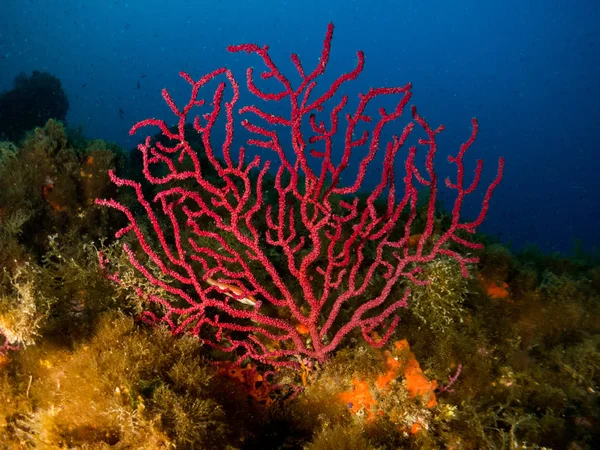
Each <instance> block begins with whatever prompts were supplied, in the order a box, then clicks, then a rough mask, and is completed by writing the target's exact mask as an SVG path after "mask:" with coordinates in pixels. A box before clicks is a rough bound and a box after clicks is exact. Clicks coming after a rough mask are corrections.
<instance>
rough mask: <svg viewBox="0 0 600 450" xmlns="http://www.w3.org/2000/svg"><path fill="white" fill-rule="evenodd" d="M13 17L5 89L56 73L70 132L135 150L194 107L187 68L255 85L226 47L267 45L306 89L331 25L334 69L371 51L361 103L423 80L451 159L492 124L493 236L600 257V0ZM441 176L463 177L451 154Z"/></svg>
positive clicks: (94, 9) (62, 5)
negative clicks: (501, 166) (29, 75)
mask: <svg viewBox="0 0 600 450" xmlns="http://www.w3.org/2000/svg"><path fill="white" fill-rule="evenodd" d="M0 8H1V11H0V91H1V90H8V89H10V88H11V86H12V83H13V79H14V77H15V76H16V75H17V74H18V73H19V72H31V71H33V70H42V71H48V72H50V73H53V74H54V75H56V76H58V77H59V78H60V79H61V81H62V83H63V87H64V88H65V91H66V93H67V95H68V97H69V102H70V109H69V113H68V115H67V121H68V123H69V125H72V126H77V125H83V126H84V128H85V133H86V136H87V137H89V138H102V139H105V140H109V141H114V142H116V143H118V144H120V145H122V146H124V147H127V148H131V147H133V146H134V145H135V144H136V143H137V142H138V140H139V138H140V137H141V136H137V135H136V136H135V137H133V138H132V137H130V136H129V135H128V130H129V128H130V127H131V125H132V124H133V123H135V122H136V121H139V120H141V119H145V118H147V117H161V118H164V119H166V120H169V121H171V120H172V119H171V117H172V116H170V115H169V114H170V111H169V109H168V108H167V107H166V106H165V104H164V101H163V100H162V98H161V96H160V91H161V89H162V88H163V87H167V88H169V90H170V92H171V93H172V94H173V96H174V97H175V99H176V100H178V101H184V100H187V98H188V97H187V96H188V95H189V89H188V85H187V84H186V83H185V82H183V81H182V80H181V79H180V78H179V76H178V73H179V71H181V70H185V71H187V72H189V73H190V74H191V75H192V76H193V77H195V78H199V77H200V76H202V75H203V74H205V73H207V72H209V71H212V70H213V69H216V68H217V67H221V66H227V67H228V68H230V69H231V70H233V71H234V73H235V75H236V76H237V77H238V81H239V82H240V83H241V84H243V82H244V79H245V69H246V67H248V66H249V65H250V66H254V67H255V68H256V70H257V71H258V70H259V69H262V63H261V61H260V60H259V58H257V57H256V56H255V55H250V56H248V55H245V54H243V55H242V54H230V53H228V52H227V51H226V47H227V45H229V44H240V43H256V44H259V45H264V44H269V45H270V47H271V56H272V58H273V59H274V61H275V62H276V64H277V65H278V66H279V67H280V68H281V69H282V71H285V72H286V74H288V75H289V76H290V78H291V79H293V80H296V81H297V80H298V77H297V76H296V77H294V74H293V71H294V68H293V65H292V64H291V63H290V60H289V54H290V53H291V52H295V53H298V54H299V56H300V58H301V60H302V62H303V64H304V66H305V67H306V70H307V71H308V70H310V69H312V67H314V65H316V64H317V63H318V57H319V55H320V53H321V49H322V41H323V37H324V35H325V31H326V28H327V24H328V23H329V22H330V21H332V22H334V24H335V27H336V28H335V36H334V40H333V49H332V55H331V61H330V64H329V67H328V73H330V74H331V76H333V75H334V74H339V73H341V72H345V71H348V70H351V69H352V68H353V67H354V65H355V63H356V51H357V50H359V49H361V50H363V51H364V52H365V55H366V65H365V69H364V72H363V74H362V76H361V78H360V79H359V80H357V81H356V82H353V83H352V84H351V85H348V86H345V87H344V93H347V94H349V95H350V96H351V99H356V95H357V93H358V92H359V91H360V92H365V91H366V90H368V89H369V87H371V86H394V85H403V84H405V83H407V82H409V81H411V82H412V83H413V92H414V96H413V99H412V102H411V103H414V104H416V105H418V107H419V112H420V113H421V114H423V115H424V116H425V117H426V118H427V120H428V121H429V122H430V123H431V125H432V126H437V125H438V124H440V123H444V124H445V125H446V131H444V133H443V135H442V136H440V139H439V143H440V154H441V155H445V154H452V153H455V152H456V151H457V149H458V146H459V145H460V143H461V142H463V141H464V140H466V139H467V138H468V136H469V133H470V120H471V117H473V116H476V117H477V118H478V119H479V123H480V134H479V136H478V139H477V142H476V145H475V146H474V147H473V148H472V149H471V151H470V154H468V156H467V159H468V160H469V162H470V165H469V166H468V168H469V170H471V169H472V167H473V161H474V160H475V158H483V159H485V161H486V165H485V170H484V172H485V174H484V178H483V181H482V184H485V183H488V182H489V181H490V179H491V178H492V176H493V174H494V173H495V164H496V161H497V159H498V157H499V156H500V155H503V156H504V157H505V159H506V169H505V176H504V180H503V182H502V184H501V186H500V187H499V188H498V190H497V192H496V193H495V195H494V198H493V201H492V205H491V209H490V212H489V214H488V217H487V220H486V222H485V223H484V226H483V227H482V228H481V230H482V231H485V232H489V233H493V234H496V235H498V236H499V237H500V239H501V240H502V241H503V242H506V243H512V245H513V246H514V248H522V247H523V246H525V245H528V244H535V245H537V246H538V247H540V248H541V249H543V250H544V251H561V252H570V251H572V250H573V248H574V246H575V244H576V242H578V241H579V242H580V243H581V244H582V245H583V248H584V249H585V250H587V251H598V249H599V248H600V226H599V223H600V203H599V201H598V194H600V183H599V181H600V176H599V172H600V155H599V150H600V148H599V145H598V134H597V133H598V131H599V130H600V108H599V101H600V87H599V86H598V80H600V57H599V56H600V39H599V38H600V27H598V23H600V3H599V2H598V1H597V0H531V1H523V0H502V1H499V0H498V1H488V0H463V1H450V0H420V1H416V0H414V1H407V0H394V1H390V0H369V1H363V0H356V1H351V0H343V1H341V0H329V1H327V2H325V1H323V0H320V1H314V0H303V1H283V0H276V1H275V0H274V1H266V0H263V1H249V0H247V1H194V0H144V1H140V0H128V1H124V0H86V1H81V0H78V1H74V0H61V1H58V0H55V1H51V0H2V2H1V7H0ZM331 79H332V78H327V80H329V81H330V80H331ZM325 84H326V83H325ZM243 99H245V100H248V101H251V99H250V97H249V96H248V95H245V97H244V98H243ZM438 170H439V173H440V175H441V176H445V175H446V174H451V173H452V171H451V170H450V169H449V168H448V165H447V164H446V161H445V159H444V158H439V160H438ZM371 181H372V180H371ZM468 206H473V209H471V211H475V209H474V208H475V205H474V204H473V205H468ZM468 212H469V210H468V211H467V213H468Z"/></svg>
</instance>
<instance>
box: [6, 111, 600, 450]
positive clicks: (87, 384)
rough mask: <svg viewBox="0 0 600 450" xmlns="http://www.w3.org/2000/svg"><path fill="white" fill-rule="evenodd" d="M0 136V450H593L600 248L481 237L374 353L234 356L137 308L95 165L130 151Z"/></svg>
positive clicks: (132, 277) (112, 193)
mask: <svg viewBox="0 0 600 450" xmlns="http://www.w3.org/2000/svg"><path fill="white" fill-rule="evenodd" d="M36 125H39V124H36ZM6 137H7V135H5V138H6ZM10 139H11V140H12V142H9V141H4V142H2V143H0V265H1V267H2V272H1V273H0V348H1V349H2V350H1V351H0V447H1V448H15V449H17V448H36V449H58V448H79V449H108V448H111V449H125V448H136V449H159V448H165V449H168V448H178V449H255V448H256V449H309V450H325V449H331V450H334V449H352V450H358V449H361V450H362V449H365V450H366V449H398V448H406V449H439V448H447V449H482V448H486V449H518V448H552V449H567V448H569V449H592V448H597V443H598V442H600V431H599V430H600V426H599V425H598V421H599V420H600V397H599V394H598V392H599V390H600V259H599V258H598V255H587V254H584V253H582V252H579V253H577V254H576V255H575V256H571V257H565V256H561V255H544V254H542V253H541V252H539V251H537V250H535V249H526V250H523V251H519V252H511V250H510V248H507V247H506V246H504V245H502V244H500V243H498V242H495V241H494V240H493V239H492V238H490V237H487V236H484V235H477V236H476V240H477V241H479V242H482V243H485V246H484V250H480V251H477V252H474V253H476V255H475V256H478V257H479V258H480V260H479V263H478V264H476V265H472V267H470V268H469V269H470V273H471V276H470V277H469V278H463V277H462V275H461V270H460V267H458V264H457V263H456V262H455V261H453V260H449V259H444V258H440V259H436V260H434V261H432V262H431V263H428V264H427V265H426V267H424V270H423V272H422V273H421V274H420V276H421V277H423V278H425V279H427V280H429V281H430V283H429V284H428V285H425V286H414V287H413V288H412V294H411V297H410V299H409V304H408V308H407V309H406V310H403V311H402V317H401V322H400V325H399V326H398V328H397V330H396V331H395V333H394V335H393V336H392V338H391V339H390V341H389V343H388V344H387V345H386V346H385V347H383V348H382V349H375V348H372V347H370V346H369V345H368V344H367V343H365V342H364V340H363V339H362V337H361V336H360V333H356V334H350V335H348V336H347V337H346V339H345V340H344V341H343V343H342V344H341V345H340V348H338V349H337V351H336V352H335V354H334V355H333V356H332V357H331V358H330V359H329V360H328V361H326V362H325V363H322V364H321V363H315V362H312V361H304V360H300V361H299V362H300V369H297V368H291V367H280V368H275V369H274V368H272V367H264V366H263V365H261V364H260V363H257V362H256V361H250V360H249V361H246V362H245V363H244V364H242V365H241V366H240V365H232V364H231V363H230V361H231V360H232V355H231V354H229V353H224V352H219V351H217V350H216V349H214V348H211V347H209V346H205V345H202V344H201V343H200V342H199V340H198V338H197V337H195V336H192V335H183V336H172V335H171V333H170V332H169V331H168V330H167V328H165V327H163V326H150V325H148V324H146V323H144V322H143V321H141V320H139V318H140V313H141V312H142V311H144V310H145V309H146V308H147V305H145V304H144V301H143V299H141V298H140V296H139V295H138V292H139V289H140V288H142V289H143V290H144V292H146V293H148V292H152V290H153V289H154V290H155V291H156V292H157V295H158V294H160V288H159V287H157V286H149V285H148V281H147V279H146V278H145V277H143V276H141V275H140V274H139V273H137V272H136V270H135V269H134V268H132V267H131V265H130V263H129V258H128V256H127V255H126V254H124V253H123V250H122V247H121V245H117V244H116V243H115V242H114V239H113V236H114V233H115V230H117V229H119V228H121V227H122V226H123V225H124V224H123V220H124V218H123V217H122V215H121V214H119V213H118V212H115V211H113V210H112V209H109V208H102V207H99V206H97V205H95V203H94V200H95V199H96V198H117V199H119V201H121V202H123V203H129V202H128V198H127V196H130V195H131V193H130V192H128V191H127V190H123V191H122V192H121V190H118V189H116V188H115V187H114V185H112V184H111V183H109V182H108V175H107V171H108V169H114V170H116V172H117V173H121V174H122V173H126V172H127V173H128V174H134V173H136V170H135V169H136V167H137V168H139V161H136V160H135V159H134V156H131V155H130V154H129V153H127V152H124V151H122V150H121V149H119V148H117V147H116V146H113V145H109V144H107V143H105V142H103V141H99V140H93V141H89V140H86V139H85V138H83V137H82V135H81V134H80V133H76V132H69V131H67V130H66V128H65V126H64V125H63V124H62V123H61V122H60V121H57V120H48V121H47V122H46V123H45V124H43V126H40V127H38V128H34V129H32V130H30V131H29V132H28V133H27V134H26V135H25V136H24V137H23V138H22V139H21V138H20V137H16V138H10ZM190 144H191V145H192V146H193V147H194V148H195V149H196V150H197V151H198V152H199V153H200V154H201V152H202V145H201V143H200V142H199V141H194V140H193V138H190ZM206 176H215V174H212V175H211V174H207V175H206ZM268 183H273V180H267V181H265V185H268ZM145 188H146V189H153V187H152V186H145ZM438 209H439V211H438V213H437V214H436V217H437V218H438V223H437V224H436V226H438V227H439V228H440V229H444V227H445V226H446V224H445V222H446V221H448V220H449V219H448V215H447V214H444V212H443V211H442V209H441V207H440V208H438ZM134 212H137V213H140V211H134ZM141 220H142V219H140V221H141ZM415 226H416V228H418V224H415ZM125 239H126V238H125ZM216 250H218V249H215V251H216ZM99 252H102V255H104V256H105V257H106V258H107V259H108V260H110V261H111V273H112V271H113V270H114V271H118V272H119V278H120V280H121V281H122V282H121V283H120V284H117V283H114V282H113V281H112V280H110V279H108V278H107V276H106V268H104V269H105V270H104V271H103V268H102V267H101V264H100V261H99V258H98V254H99ZM271 256H272V258H273V259H274V260H276V259H277V258H282V255H278V254H273V255H271ZM140 257H143V256H142V255H140ZM265 282H267V279H266V278H265ZM373 289H374V290H376V289H377V286H374V287H373ZM372 294H373V292H366V293H365V296H366V297H368V296H369V295H372ZM274 314H276V312H274ZM263 344H264V345H270V344H273V343H269V342H264V343H263ZM228 361H229V363H228Z"/></svg>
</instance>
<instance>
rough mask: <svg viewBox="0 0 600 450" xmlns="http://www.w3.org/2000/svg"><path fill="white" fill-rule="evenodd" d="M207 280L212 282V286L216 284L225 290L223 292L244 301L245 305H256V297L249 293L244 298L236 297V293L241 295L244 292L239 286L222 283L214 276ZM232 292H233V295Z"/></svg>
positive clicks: (209, 282)
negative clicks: (214, 278)
mask: <svg viewBox="0 0 600 450" xmlns="http://www.w3.org/2000/svg"><path fill="white" fill-rule="evenodd" d="M206 282H207V283H208V284H210V285H211V286H216V287H217V288H218V289H220V290H221V291H223V294H225V295H226V296H228V297H231V298H233V299H234V300H237V301H238V302H240V303H243V304H244V305H250V306H254V305H256V299H255V298H254V297H252V296H251V295H249V296H248V297H244V298H236V297H235V296H234V295H236V296H238V297H239V296H240V295H242V294H243V291H242V290H241V289H240V288H239V287H237V286H234V285H232V284H226V283H221V282H219V281H217V280H213V279H212V278H207V279H206ZM228 291H229V292H228ZM232 293H233V295H232Z"/></svg>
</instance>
